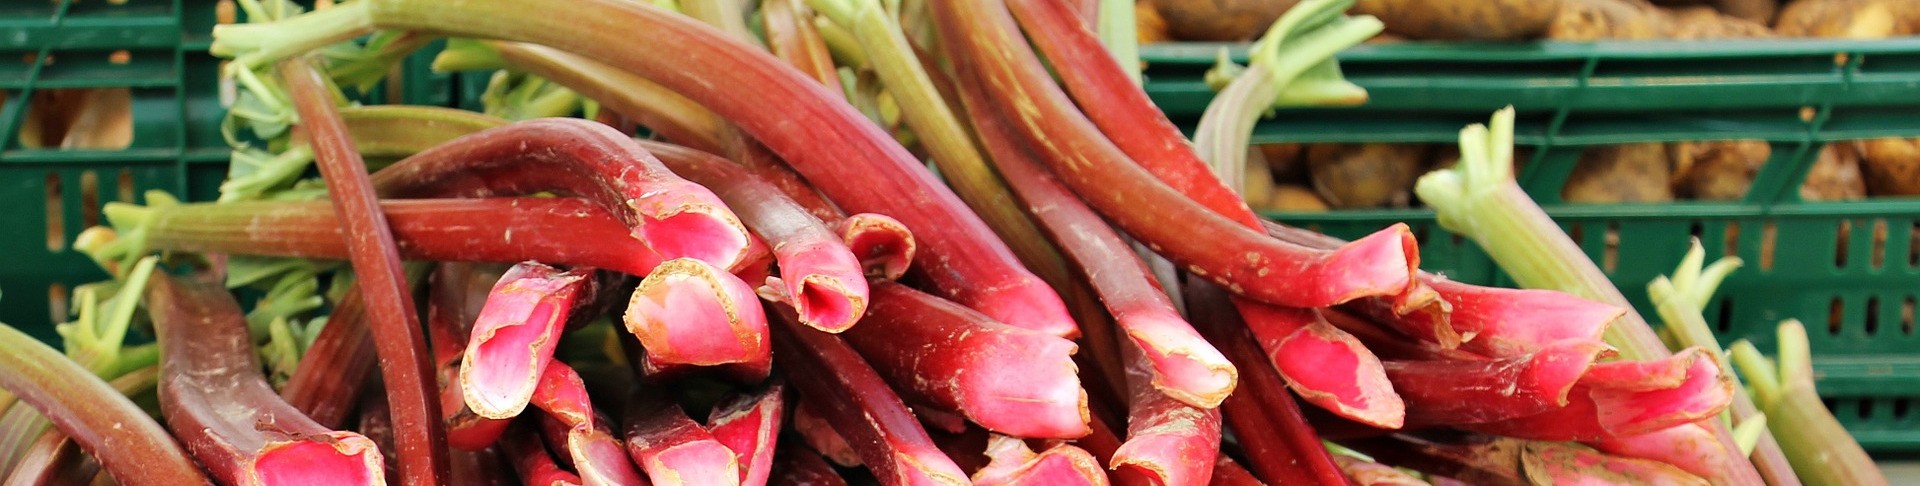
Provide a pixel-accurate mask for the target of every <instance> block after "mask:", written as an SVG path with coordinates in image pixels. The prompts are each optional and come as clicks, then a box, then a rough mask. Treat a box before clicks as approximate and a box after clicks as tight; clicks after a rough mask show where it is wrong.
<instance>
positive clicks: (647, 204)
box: [373, 118, 748, 266]
mask: <svg viewBox="0 0 1920 486" xmlns="http://www.w3.org/2000/svg"><path fill="white" fill-rule="evenodd" d="M373 182H374V184H375V185H376V186H377V187H379V188H380V193H381V195H382V196H385V197H393V198H408V197H422V196H426V197H434V196H445V195H448V191H449V190H452V191H454V193H455V194H457V195H464V196H495V195H502V196H511V195H524V194H532V193H536V192H558V193H563V194H569V195H579V196H581V197H585V198H588V199H590V200H593V201H594V202H597V203H600V205H601V207H602V208H603V209H606V210H607V212H608V213H609V214H613V215H614V217H615V218H618V219H620V220H621V222H623V223H625V224H626V225H627V226H628V227H631V228H633V229H634V231H633V237H634V238H637V239H639V240H641V241H642V242H644V243H646V245H647V246H648V247H649V248H652V249H653V250H654V251H655V252H656V253H659V254H661V255H664V256H667V257H671V258H678V257H690V258H698V259H701V260H705V261H708V262H712V263H714V264H717V265H727V266H731V265H734V264H735V263H738V262H739V261H740V259H741V258H742V256H743V255H744V254H745V251H744V250H745V249H746V247H747V241H748V237H747V231H746V228H745V227H743V226H742V225H741V224H740V220H739V219H738V218H737V217H735V216H734V214H733V212H732V211H730V210H729V209H728V208H727V206H726V204H725V203H723V202H721V201H720V198H719V197H717V196H715V195H714V194H713V193H712V192H710V191H708V190H707V189H706V188H704V187H700V186H699V185H697V184H694V183H692V182H688V181H687V180H685V179H681V178H680V177H678V176H676V175H674V174H673V173H672V172H670V171H668V170H667V168H666V167H664V166H663V165H661V163H660V161H659V160H658V159H656V158H654V156H653V155H652V154H650V153H648V152H647V150H646V149H644V148H641V147H640V145H639V144H638V142H637V141H635V140H634V139H633V138H631V137H628V136H626V135H625V134H622V133H620V132H619V131H617V130H614V129H612V128H610V127H607V126H606V125H602V124H599V123H595V122H591V121H586V120H580V119H573V118H542V119H537V120H528V121H524V122H519V123H514V124H511V125H507V126H503V127H498V128H490V129H487V130H482V131H479V132H475V133H473V134H471V135H467V136H463V137H460V138H457V139H454V140H451V141H448V142H447V143H444V144H441V145H438V146H435V147H434V148H431V149H428V150H426V151H423V152H420V153H418V154H414V155H413V156H412V157H408V158H406V159H405V160H402V161H400V162H398V163H395V164H394V165H392V166H389V167H387V168H386V169H383V170H381V171H380V172H379V173H377V174H375V175H374V177H373Z"/></svg>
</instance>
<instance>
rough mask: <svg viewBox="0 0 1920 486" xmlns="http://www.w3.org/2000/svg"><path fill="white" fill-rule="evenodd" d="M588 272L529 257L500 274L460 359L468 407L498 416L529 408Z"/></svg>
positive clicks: (489, 415)
mask: <svg viewBox="0 0 1920 486" xmlns="http://www.w3.org/2000/svg"><path fill="white" fill-rule="evenodd" d="M585 277H586V273H585V272H578V271H576V272H566V273H560V272H559V271H558V270H555V269H553V268H552V267H547V266H546V265H541V264H538V263H531V262H529V263H522V264H519V265H515V266H514V267H513V268H512V269H511V270H508V271H507V273H506V275H503V276H501V277H500V281H499V282H498V283H497V284H495V285H494V287H493V290H492V291H491V292H490V293H489V294H488V295H487V301H486V304H485V305H484V306H483V307H481V308H480V313H479V318H478V319H476V320H475V321H474V325H473V335H472V337H471V338H470V339H469V340H468V342H467V348H466V356H465V359H464V360H462V361H461V365H460V383H461V393H462V395H464V397H465V399H466V405H467V407H468V408H471V409H472V410H473V412H474V413H476V414H479V415H480V416H482V417H487V418H495V419H505V418H512V417H514V416H516V415H519V414H520V412H521V411H522V410H525V409H526V407H527V401H528V400H529V399H531V398H532V396H533V389H534V387H535V386H536V385H537V382H538V380H539V377H540V375H541V373H544V372H545V371H546V369H547V362H548V361H551V360H552V359H553V350H554V347H555V346H556V345H558V343H559V333H560V331H561V329H560V328H561V327H562V326H564V325H565V323H566V320H567V317H568V314H569V312H570V311H571V308H572V305H573V300H574V297H575V294H576V293H577V292H578V291H579V289H580V285H581V284H582V281H583V279H585Z"/></svg>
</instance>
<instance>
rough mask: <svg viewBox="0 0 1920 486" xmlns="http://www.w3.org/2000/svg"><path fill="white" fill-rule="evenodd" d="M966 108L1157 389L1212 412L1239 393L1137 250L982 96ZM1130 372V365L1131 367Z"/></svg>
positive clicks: (1233, 375)
mask: <svg viewBox="0 0 1920 486" xmlns="http://www.w3.org/2000/svg"><path fill="white" fill-rule="evenodd" d="M962 91H963V93H964V94H965V95H967V96H965V97H964V98H965V101H966V102H965V105H966V107H967V109H968V111H969V113H970V114H971V115H972V117H971V118H972V119H973V120H975V123H974V124H975V127H976V130H978V132H979V137H980V140H981V142H982V144H983V145H985V146H986V148H987V150H988V152H990V153H991V154H992V157H991V159H992V160H993V163H994V165H995V166H996V167H998V168H999V169H1000V174H1001V175H1002V176H1004V177H1005V178H1006V181H1007V185H1008V186H1010V187H1011V188H1012V189H1013V190H1014V192H1015V193H1016V194H1018V195H1019V197H1020V199H1021V200H1022V202H1023V203H1025V204H1026V206H1027V211H1028V212H1029V213H1030V214H1032V215H1033V218H1034V221H1035V222H1036V223H1038V224H1039V226H1040V227H1041V228H1042V229H1043V230H1045V231H1046V232H1047V234H1048V236H1051V237H1052V239H1053V242H1054V243H1055V244H1057V245H1059V247H1060V250H1061V252H1062V253H1063V254H1065V255H1066V256H1067V257H1068V258H1071V259H1072V260H1073V262H1074V264H1075V265H1076V266H1078V267H1079V269H1080V270H1081V272H1082V276H1084V277H1085V278H1086V279H1087V281H1088V283H1090V284H1091V285H1092V287H1093V289H1094V291H1095V292H1097V293H1098V294H1099V296H1100V300H1101V302H1103V303H1104V304H1105V305H1106V308H1107V310H1108V312H1109V313H1110V314H1112V315H1113V317H1114V322H1115V323H1116V324H1118V325H1119V326H1120V328H1121V329H1125V330H1126V337H1127V339H1128V341H1130V344H1129V345H1133V346H1138V347H1139V349H1141V350H1142V351H1144V355H1145V358H1146V359H1147V360H1148V362H1149V363H1151V365H1152V366H1151V367H1149V368H1148V369H1147V370H1146V371H1149V372H1150V373H1149V376H1150V377H1151V385H1152V387H1153V388H1156V389H1157V391H1158V392H1163V393H1165V394H1167V395H1169V396H1172V397H1173V398H1175V399H1178V400H1180V401H1182V402H1185V403H1187V404H1189V405H1192V406H1195V407H1200V408H1213V407H1216V406H1219V405H1220V401H1221V400H1225V399H1226V397H1227V394H1229V393H1232V392H1233V387H1234V383H1235V381H1236V380H1237V379H1238V378H1237V372H1236V371H1235V370H1234V367H1233V365H1232V364H1231V363H1228V362H1227V359H1226V358H1225V357H1223V356H1221V355H1220V351H1218V350H1216V349H1213V346H1212V345H1210V344H1207V341H1206V339H1204V338H1201V337H1200V334H1199V333H1197V332H1194V330H1193V326H1192V325H1189V324H1188V323H1187V322H1186V320H1185V319H1183V318H1181V317H1180V312H1179V311H1178V310H1176V309H1174V307H1173V302H1172V301H1171V300H1169V299H1168V298H1167V295H1166V293H1165V292H1163V291H1161V289H1160V285H1159V283H1158V282H1157V281H1155V280H1154V277H1153V275H1152V274H1151V273H1150V272H1149V271H1148V270H1147V266H1146V263H1145V262H1142V261H1140V259H1139V258H1137V257H1134V256H1132V255H1133V249H1132V247H1131V246H1129V245H1128V244H1127V242H1126V241H1125V240H1124V239H1122V238H1121V237H1120V235H1119V234H1118V233H1115V232H1114V231H1113V229H1112V228H1111V227H1109V226H1107V223H1106V221H1104V220H1102V219H1101V218H1100V215H1099V214H1095V213H1094V211H1093V209H1092V208H1088V207H1087V206H1086V204H1085V203H1083V202H1081V201H1080V199H1079V198H1078V197H1076V196H1074V195H1073V192H1071V191H1069V190H1068V189H1067V188H1066V187H1065V186H1063V185H1061V184H1060V182H1059V180H1057V179H1055V178H1054V177H1053V176H1052V175H1051V174H1049V173H1048V172H1047V170H1046V169H1045V168H1043V167H1041V166H1040V165H1039V163H1038V162H1036V161H1034V160H1033V159H1032V157H1031V156H1030V154H1029V153H1028V152H1027V150H1026V148H1025V146H1024V145H1023V144H1022V143H1021V142H1020V141H1019V140H1017V139H1016V138H1014V137H1015V135H1014V134H1013V133H1012V132H1011V131H1010V129H1009V128H1008V127H1007V126H1006V125H1005V124H1004V123H1002V122H1001V121H1000V120H999V119H998V118H997V117H995V116H993V115H992V114H991V113H990V112H988V111H987V110H988V109H989V108H988V107H987V106H986V103H987V102H986V100H985V98H984V97H983V96H982V95H983V93H981V92H980V91H979V90H977V89H963V90H962ZM1126 367H1127V368H1131V365H1130V364H1129V365H1127V366H1126Z"/></svg>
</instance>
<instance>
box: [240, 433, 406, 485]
mask: <svg viewBox="0 0 1920 486" xmlns="http://www.w3.org/2000/svg"><path fill="white" fill-rule="evenodd" d="M325 437H326V439H321V440H295V441H287V442H274V443H269V444H267V445H266V447H264V448H263V449H262V450H261V451H260V457H258V458H256V459H255V460H254V463H253V480H254V481H256V483H257V484H262V485H269V484H272V485H280V484H377V485H384V484H387V475H386V472H385V471H386V469H385V466H384V465H383V464H384V461H383V460H382V458H381V456H380V448H379V447H378V446H375V445H374V443H373V441H372V440H368V439H367V438H366V437H362V436H360V434H354V433H347V432H334V433H330V434H327V435H326V436H325Z"/></svg>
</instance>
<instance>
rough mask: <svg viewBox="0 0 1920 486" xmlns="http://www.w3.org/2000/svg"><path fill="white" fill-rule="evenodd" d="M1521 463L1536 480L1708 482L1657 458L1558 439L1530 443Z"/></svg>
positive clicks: (1704, 431) (1703, 485)
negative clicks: (1605, 451) (1618, 454)
mask: <svg viewBox="0 0 1920 486" xmlns="http://www.w3.org/2000/svg"><path fill="white" fill-rule="evenodd" d="M1695 428H1696V429H1699V430H1700V432H1701V433H1702V434H1705V436H1706V438H1707V439H1708V440H1713V439H1712V438H1713V432H1712V431H1710V430H1707V429H1704V428H1698V427H1695ZM1722 450H1725V449H1722ZM1520 464H1521V467H1522V468H1523V469H1526V471H1527V479H1529V480H1531V481H1533V482H1534V484H1573V483H1580V482H1585V483H1589V484H1660V485H1675V486H1680V485H1698V486H1706V485H1707V484H1708V483H1707V480H1705V479H1701V478H1700V477H1699V476H1694V475H1693V474H1689V473H1688V472H1686V471H1683V470H1681V469H1680V468H1677V467H1674V466H1672V465H1670V464H1667V463H1664V462H1660V461H1657V460H1646V459H1631V458H1625V457H1616V456H1610V455H1607V454H1602V453H1600V452H1596V451H1594V450H1592V449H1588V448H1585V447H1581V446H1578V445H1573V444H1565V443H1557V442H1529V443H1527V445H1526V446H1525V449H1524V450H1523V451H1522V452H1521V454H1520ZM1729 466H1731V465H1729Z"/></svg>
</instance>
